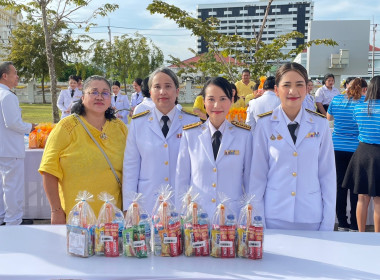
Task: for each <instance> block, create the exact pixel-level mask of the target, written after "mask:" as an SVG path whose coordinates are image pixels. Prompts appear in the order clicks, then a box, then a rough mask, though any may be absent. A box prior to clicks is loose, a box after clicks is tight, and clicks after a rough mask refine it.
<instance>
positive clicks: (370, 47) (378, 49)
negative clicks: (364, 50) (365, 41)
mask: <svg viewBox="0 0 380 280" xmlns="http://www.w3.org/2000/svg"><path fill="white" fill-rule="evenodd" d="M372 48H373V46H372V45H369V51H372ZM378 51H380V48H378V47H376V46H375V52H378Z"/></svg>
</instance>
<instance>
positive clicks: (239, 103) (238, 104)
mask: <svg viewBox="0 0 380 280" xmlns="http://www.w3.org/2000/svg"><path fill="white" fill-rule="evenodd" d="M231 87H232V101H233V103H232V105H231V108H230V109H233V108H244V107H245V102H244V99H243V98H241V97H239V95H238V91H237V88H236V86H235V84H234V83H231Z"/></svg>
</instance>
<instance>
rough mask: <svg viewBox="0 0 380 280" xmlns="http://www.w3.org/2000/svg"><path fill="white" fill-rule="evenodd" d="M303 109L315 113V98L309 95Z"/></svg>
mask: <svg viewBox="0 0 380 280" xmlns="http://www.w3.org/2000/svg"><path fill="white" fill-rule="evenodd" d="M302 107H304V108H305V109H309V110H311V111H315V110H316V107H315V100H314V96H312V95H311V94H309V93H308V94H306V96H305V99H304V100H303V102H302Z"/></svg>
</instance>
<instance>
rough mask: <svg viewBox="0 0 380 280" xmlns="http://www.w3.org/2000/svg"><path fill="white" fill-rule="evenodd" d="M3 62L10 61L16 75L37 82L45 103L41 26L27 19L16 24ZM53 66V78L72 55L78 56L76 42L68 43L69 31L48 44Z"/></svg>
mask: <svg viewBox="0 0 380 280" xmlns="http://www.w3.org/2000/svg"><path fill="white" fill-rule="evenodd" d="M8 49H9V55H8V57H7V60H10V61H13V63H14V64H15V66H16V68H17V69H18V72H19V74H20V75H21V76H23V77H25V78H26V79H31V78H33V79H40V80H41V85H42V99H43V103H46V100H45V86H44V84H45V80H46V78H47V76H48V73H49V67H48V64H47V57H46V52H45V49H46V48H45V38H44V34H43V30H42V26H41V23H40V22H39V21H38V20H35V19H33V18H32V17H28V18H27V20H25V21H24V22H20V23H18V25H17V27H16V29H14V30H13V31H12V36H11V37H10V44H9V47H8ZM52 49H53V52H54V62H55V65H56V71H57V75H59V74H60V72H61V71H62V70H63V68H64V67H65V65H66V63H67V62H68V60H69V57H70V56H71V55H72V54H73V53H82V52H83V50H82V48H81V47H80V45H79V39H72V36H71V31H70V30H68V31H67V32H66V33H62V32H59V33H58V34H57V36H56V37H55V38H54V39H53V41H52Z"/></svg>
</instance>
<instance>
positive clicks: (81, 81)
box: [77, 76, 83, 91]
mask: <svg viewBox="0 0 380 280" xmlns="http://www.w3.org/2000/svg"><path fill="white" fill-rule="evenodd" d="M77 77H78V89H79V90H80V91H82V89H83V79H82V76H77Z"/></svg>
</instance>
